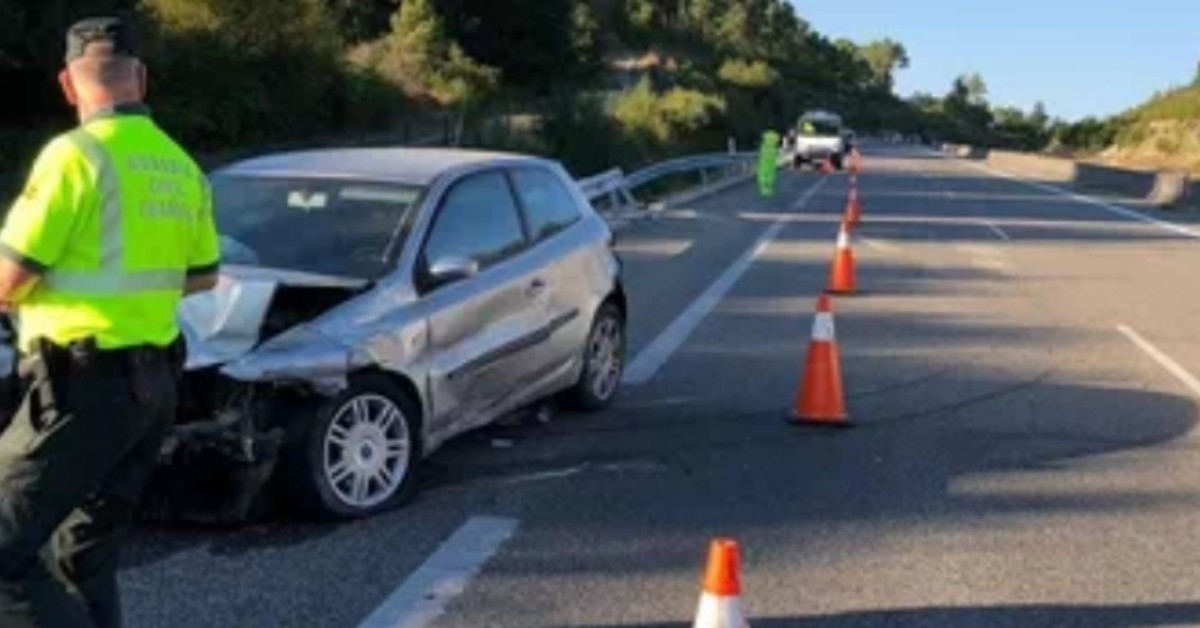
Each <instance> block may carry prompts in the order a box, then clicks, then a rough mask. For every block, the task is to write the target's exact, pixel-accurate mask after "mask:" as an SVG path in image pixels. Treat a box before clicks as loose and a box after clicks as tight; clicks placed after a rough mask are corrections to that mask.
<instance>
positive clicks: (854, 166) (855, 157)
mask: <svg viewBox="0 0 1200 628" xmlns="http://www.w3.org/2000/svg"><path fill="white" fill-rule="evenodd" d="M861 170H862V153H861V152H859V150H858V147H857V146H856V147H854V149H853V150H851V151H850V171H851V172H853V173H854V174H858V173H859V171H861Z"/></svg>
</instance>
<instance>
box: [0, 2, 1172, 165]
mask: <svg viewBox="0 0 1200 628" xmlns="http://www.w3.org/2000/svg"><path fill="white" fill-rule="evenodd" d="M108 12H121V13H124V14H126V15H128V16H130V17H131V19H136V20H137V21H139V22H140V23H141V25H142V31H143V32H144V33H145V35H146V44H147V49H148V54H147V57H148V60H149V66H150V70H151V93H150V97H149V100H150V104H151V105H152V107H153V109H154V110H155V112H156V116H157V118H158V120H159V121H160V123H161V124H162V125H163V126H164V127H166V128H167V129H168V130H170V131H171V132H172V133H173V134H175V135H176V136H177V137H179V138H180V139H181V140H182V141H183V143H184V144H185V145H186V146H188V147H189V148H191V149H192V150H194V151H196V152H198V153H201V154H203V155H205V156H206V161H208V162H209V163H215V162H219V161H222V160H225V159H229V158H232V157H236V156H240V155H243V154H247V153H253V152H258V151H264V150H272V149H278V148H286V147H301V146H320V145H328V144H332V143H356V142H364V141H376V142H388V143H396V142H414V141H421V140H424V141H425V142H427V143H439V144H440V143H451V144H457V145H462V146H477V147H490V148H502V149H514V150H523V151H530V152H535V153H540V154H545V155H551V156H554V157H556V158H559V159H561V160H563V161H564V162H565V163H566V164H567V166H568V167H569V168H570V169H571V170H572V171H573V172H575V173H576V174H578V175H584V174H590V173H593V172H597V171H599V170H602V169H604V168H607V167H611V166H613V165H619V166H623V167H625V168H634V167H637V166H639V165H641V164H644V163H647V162H649V161H654V160H658V159H662V158H665V157H669V156H672V155H676V154H682V153H687V152H695V151H704V150H725V149H726V148H727V147H728V146H729V142H730V140H733V141H734V142H735V143H736V146H738V147H739V148H740V149H743V150H745V149H750V148H753V147H755V146H756V145H757V140H758V138H759V137H760V135H761V133H762V131H763V130H764V129H766V128H769V127H770V128H775V129H776V130H783V129H784V128H785V127H786V126H788V125H790V124H793V123H794V122H795V120H796V119H797V118H798V116H799V115H800V114H801V113H802V112H803V111H804V110H805V109H808V108H825V109H830V110H833V111H837V112H839V113H841V114H843V116H844V117H845V118H846V119H847V121H848V123H849V124H850V125H851V126H852V127H853V128H854V129H855V130H856V131H858V132H859V133H861V134H867V133H876V132H885V131H886V132H895V133H901V134H904V135H908V136H919V137H921V138H923V139H925V140H927V141H956V142H969V143H975V144H981V145H988V146H998V147H1006V148H1016V149H1023V150H1038V149H1042V148H1046V147H1058V148H1060V149H1063V150H1081V149H1094V150H1100V149H1102V148H1104V147H1106V146H1108V145H1109V144H1110V143H1111V142H1110V138H1115V137H1116V136H1118V135H1120V134H1122V133H1150V131H1136V130H1128V129H1127V128H1126V127H1124V126H1122V125H1117V124H1115V123H1112V122H1109V121H1103V122H1101V121H1084V122H1081V123H1079V124H1075V125H1066V124H1064V123H1061V122H1058V123H1056V122H1054V121H1052V120H1051V118H1050V116H1049V115H1048V114H1047V112H1046V111H1045V108H1044V107H1042V106H1040V105H1039V106H1037V107H1035V108H1034V109H1033V110H1032V111H1028V112H1025V111H1021V110H1018V109H1012V108H1002V107H992V106H991V105H990V104H989V103H988V101H987V86H986V84H985V83H984V80H983V79H982V78H981V77H980V76H978V75H974V74H972V75H965V76H963V77H960V78H959V79H958V80H956V81H954V83H953V84H952V85H950V86H948V90H947V92H946V93H945V94H941V95H932V94H918V95H915V96H913V97H911V98H908V99H902V98H900V97H898V96H897V95H896V94H895V92H894V77H895V74H896V72H898V71H899V70H901V69H903V68H906V67H907V66H908V64H909V58H908V54H907V52H906V50H905V48H904V45H903V44H902V43H900V42H896V41H893V40H890V39H881V40H877V41H871V42H852V41H848V40H844V39H840V40H838V39H831V38H829V37H827V36H825V35H822V34H821V33H819V32H817V31H816V30H814V29H813V28H812V27H811V26H810V25H809V24H808V23H807V22H806V21H805V20H804V19H803V16H800V15H797V14H796V12H795V10H794V8H793V6H792V5H791V4H790V3H789V2H787V1H786V0H487V1H486V2H484V1H482V0H256V1H254V2H246V1H244V0H0V14H3V15H4V16H5V20H3V21H0V80H3V81H4V85H5V86H6V90H5V91H6V98H4V99H0V116H2V117H0V120H2V123H0V145H2V146H3V147H4V150H3V151H0V172H20V171H22V170H24V169H25V168H27V167H28V165H29V161H30V159H31V157H32V155H33V154H34V153H35V152H36V150H37V149H38V147H40V146H41V145H42V143H43V142H44V141H45V140H46V139H47V138H48V137H49V136H50V135H51V134H52V133H54V132H57V131H60V130H62V129H64V128H67V127H68V126H70V125H71V124H73V120H72V119H71V113H70V111H69V110H68V109H67V107H66V106H65V105H64V104H63V103H62V100H61V97H60V96H59V94H58V88H57V85H56V82H55V78H54V77H55V74H56V72H57V70H58V68H59V66H60V64H61V55H62V35H63V30H64V29H65V28H66V27H67V25H69V24H70V23H71V22H72V21H74V20H75V19H78V18H80V17H83V16H87V15H94V14H97V13H108ZM1163 106H1164V107H1168V105H1163ZM1174 106H1175V105H1170V107H1174ZM1163 148H1170V146H1166V145H1165V144H1164V146H1163ZM1182 149H1183V147H1181V150H1182Z"/></svg>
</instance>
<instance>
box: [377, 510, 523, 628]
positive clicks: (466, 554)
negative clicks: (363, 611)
mask: <svg viewBox="0 0 1200 628" xmlns="http://www.w3.org/2000/svg"><path fill="white" fill-rule="evenodd" d="M517 525H518V521H517V520H516V519H505V518H499V517H471V518H470V519H469V520H467V522H466V523H464V524H463V525H462V527H460V528H459V529H458V530H457V531H456V532H455V533H454V534H453V535H452V536H451V537H450V538H449V539H446V542H445V543H442V546H441V547H439V548H438V550H437V551H436V552H434V553H433V554H432V555H430V556H429V558H428V559H426V560H425V562H424V563H423V564H422V565H421V566H420V567H419V568H418V569H417V570H416V571H415V572H413V574H412V575H410V576H409V577H408V579H407V580H405V581H404V583H403V584H401V585H400V588H398V589H396V590H395V591H394V592H393V593H392V594H391V595H390V596H388V598H387V599H386V600H384V602H383V604H382V605H381V606H380V607H379V608H378V609H376V610H375V612H374V613H372V614H371V615H370V616H369V617H367V618H366V619H365V620H363V622H362V623H361V624H359V625H358V628H425V627H426V626H430V625H432V624H433V622H434V621H436V620H437V618H438V617H440V616H441V615H442V614H443V613H445V612H446V607H447V605H448V604H449V603H450V602H451V600H453V599H454V598H456V597H458V596H459V595H461V594H462V593H463V591H466V589H467V585H468V584H470V582H471V579H472V578H474V577H475V576H476V575H478V574H479V571H480V570H481V569H482V568H483V565H484V564H485V563H487V561H488V560H489V559H490V558H491V557H492V555H493V554H495V553H496V552H497V551H498V550H499V549H500V547H501V546H502V545H503V544H504V542H505V541H507V540H508V539H509V538H510V537H511V536H512V535H513V533H515V532H516V530H517Z"/></svg>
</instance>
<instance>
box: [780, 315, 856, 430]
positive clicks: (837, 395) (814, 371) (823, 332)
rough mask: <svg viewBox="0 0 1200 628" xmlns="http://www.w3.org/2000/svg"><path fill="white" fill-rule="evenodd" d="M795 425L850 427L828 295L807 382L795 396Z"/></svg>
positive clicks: (815, 330)
mask: <svg viewBox="0 0 1200 628" xmlns="http://www.w3.org/2000/svg"><path fill="white" fill-rule="evenodd" d="M792 422H793V423H796V424H800V425H803V424H815V425H825V426H833V427H849V426H850V423H849V419H848V417H847V414H846V399H845V396H844V395H843V392H842V366H841V358H840V357H839V355H838V347H837V334H836V332H835V330H834V323H833V303H832V301H831V299H830V298H829V296H828V295H824V294H823V295H821V297H820V299H818V300H817V315H816V318H815V319H814V320H813V330H812V343H811V344H810V345H809V347H808V358H807V359H806V360H805V364H804V379H803V380H801V382H800V391H799V392H798V394H797V395H796V403H795V408H794V410H793V411H792Z"/></svg>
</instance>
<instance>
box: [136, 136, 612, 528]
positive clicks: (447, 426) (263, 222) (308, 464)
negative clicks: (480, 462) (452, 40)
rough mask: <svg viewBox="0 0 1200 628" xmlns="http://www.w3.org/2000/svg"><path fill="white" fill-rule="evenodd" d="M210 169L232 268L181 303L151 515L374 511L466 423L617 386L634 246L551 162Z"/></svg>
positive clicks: (447, 153) (358, 155)
mask: <svg viewBox="0 0 1200 628" xmlns="http://www.w3.org/2000/svg"><path fill="white" fill-rule="evenodd" d="M211 178H212V183H213V194H214V205H215V208H216V220H217V225H218V229H219V231H220V232H221V235H222V257H223V261H222V271H221V278H220V281H219V284H218V286H217V287H216V289H215V290H214V291H212V292H210V293H205V294H198V295H193V296H192V297H189V298H188V299H186V300H185V301H184V303H183V304H182V306H181V311H180V320H181V325H182V327H183V329H184V334H185V337H186V340H187V346H188V364H187V373H186V375H185V381H184V391H183V396H182V401H181V416H180V417H179V420H178V422H177V425H176V426H175V428H174V430H173V433H172V434H171V436H170V438H169V440H168V442H167V443H166V445H165V446H164V449H163V452H162V461H161V469H160V470H159V472H158V473H156V474H155V478H154V480H153V482H152V486H151V489H150V491H149V494H148V495H147V502H146V509H147V512H146V514H147V516H149V517H151V518H164V517H169V518H171V519H187V520H205V521H223V522H228V521H245V520H248V519H252V518H256V517H257V516H258V515H259V514H261V513H263V512H264V511H265V510H266V509H268V508H272V507H273V506H274V505H277V504H278V503H287V504H291V505H293V506H297V507H299V508H300V509H301V510H302V511H304V512H306V513H308V514H312V515H317V516H324V517H335V518H355V517H364V516H369V515H372V514H374V513H377V512H379V511H381V510H383V509H386V508H389V507H392V506H394V505H396V504H398V503H400V502H401V501H403V500H404V499H405V498H406V497H407V496H409V495H410V494H411V493H412V491H413V489H414V488H415V486H416V479H417V473H416V469H417V467H418V464H419V463H420V462H421V460H422V459H423V458H425V457H427V456H429V455H430V454H431V453H433V452H434V451H435V450H436V449H437V448H438V447H439V446H441V445H442V444H443V443H445V442H446V441H447V440H448V439H450V438H452V437H454V436H456V435H459V434H461V433H463V432H465V431H468V430H472V429H475V428H479V427H481V426H484V425H487V424H489V423H491V422H493V421H495V420H496V419H497V418H500V417H502V416H504V415H506V414H508V413H511V412H513V411H515V410H518V409H521V408H523V407H527V406H529V405H531V404H534V403H537V402H539V401H542V400H546V399H548V398H550V397H556V398H557V397H564V398H568V399H570V400H571V401H572V402H574V405H575V406H576V407H578V408H580V409H582V410H585V411H591V410H597V409H600V408H603V407H605V406H607V405H608V404H609V403H610V402H611V401H612V400H613V398H614V396H615V395H616V393H617V391H618V388H619V386H620V381H621V376H622V370H623V365H624V359H625V321H626V315H627V314H626V299H625V294H624V291H623V289H622V285H621V279H620V262H619V260H618V259H617V257H616V256H615V254H614V253H613V250H612V243H613V235H612V232H611V231H610V229H609V227H608V225H607V224H606V223H605V221H604V220H603V219H602V218H601V217H600V216H599V215H598V214H597V213H596V212H595V211H594V210H593V208H592V206H591V204H590V203H589V202H588V200H587V198H586V197H584V196H583V194H582V193H581V192H580V190H579V188H578V187H577V186H576V184H575V182H574V181H573V180H572V179H571V178H570V176H569V175H568V174H567V173H566V171H565V170H564V169H563V168H562V167H561V166H560V165H559V164H558V163H556V162H553V161H547V160H543V159H538V158H534V157H527V156H520V155H509V154H496V153H483V152H474V151H458V150H440V149H344V150H325V151H309V152H295V153H285V154H277V155H270V156H265V157H260V158H255V159H251V160H246V161H242V162H239V163H236V164H233V165H231V166H228V167H226V168H223V169H221V170H219V171H216V172H214V173H212V177H211ZM279 498H284V499H283V500H280V499H279Z"/></svg>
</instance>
